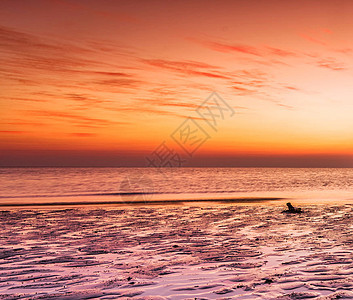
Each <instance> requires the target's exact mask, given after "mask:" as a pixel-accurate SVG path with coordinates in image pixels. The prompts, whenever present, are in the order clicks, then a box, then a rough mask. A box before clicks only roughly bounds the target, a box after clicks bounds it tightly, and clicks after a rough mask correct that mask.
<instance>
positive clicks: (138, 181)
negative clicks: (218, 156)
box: [0, 168, 353, 204]
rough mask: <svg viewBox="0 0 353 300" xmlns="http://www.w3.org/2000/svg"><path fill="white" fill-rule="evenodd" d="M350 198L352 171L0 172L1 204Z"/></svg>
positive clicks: (208, 169)
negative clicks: (257, 198) (250, 198)
mask: <svg viewBox="0 0 353 300" xmlns="http://www.w3.org/2000/svg"><path fill="white" fill-rule="evenodd" d="M243 197H284V198H294V199H310V200H312V201H316V202H318V201H324V200H327V199H333V200H338V201H348V200H351V199H353V169H351V168H347V169H346V168H340V169H332V168H322V169H319V168H313V169H311V168H303V169H301V168H164V169H160V170H156V169H153V168H0V204H10V203H13V204H19V203H27V204H30V203H58V202H65V203H73V202H92V201H93V202H99V203H105V202H109V201H115V202H119V201H122V202H127V203H129V202H134V201H144V202H149V201H157V200H158V201H159V200H175V199H176V200H180V199H182V200H186V199H192V200H196V199H235V198H243Z"/></svg>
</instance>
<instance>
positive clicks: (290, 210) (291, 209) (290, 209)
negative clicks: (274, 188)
mask: <svg viewBox="0 0 353 300" xmlns="http://www.w3.org/2000/svg"><path fill="white" fill-rule="evenodd" d="M287 206H288V210H284V211H283V212H284V213H290V214H301V213H302V212H303V211H302V209H301V208H295V207H294V206H293V205H292V203H290V202H288V203H287Z"/></svg>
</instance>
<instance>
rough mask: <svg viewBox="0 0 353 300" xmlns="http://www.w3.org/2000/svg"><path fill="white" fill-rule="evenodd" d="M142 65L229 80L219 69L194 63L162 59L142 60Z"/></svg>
mask: <svg viewBox="0 0 353 300" xmlns="http://www.w3.org/2000/svg"><path fill="white" fill-rule="evenodd" d="M142 61H143V62H144V63H146V64H148V65H151V66H154V67H158V68H161V69H166V70H171V71H175V72H178V73H183V74H188V75H194V76H205V77H211V78H219V79H229V76H227V75H226V74H224V73H222V72H220V71H219V69H220V67H217V66H212V65H209V64H206V63H201V62H195V61H170V60H163V59H143V60H142Z"/></svg>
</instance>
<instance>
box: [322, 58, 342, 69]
mask: <svg viewBox="0 0 353 300" xmlns="http://www.w3.org/2000/svg"><path fill="white" fill-rule="evenodd" d="M318 66H319V67H322V68H326V69H330V70H333V71H343V70H346V69H347V66H346V65H345V64H344V63H342V62H339V61H337V60H336V59H334V58H326V59H322V60H320V61H319V62H318Z"/></svg>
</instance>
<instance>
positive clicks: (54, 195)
mask: <svg viewBox="0 0 353 300" xmlns="http://www.w3.org/2000/svg"><path fill="white" fill-rule="evenodd" d="M236 192H241V191H207V192H205V191H198V192H187V193H185V192H120V193H84V194H48V195H16V196H0V199H19V198H46V197H48V198H57V197H85V196H136V195H163V194H166V195H168V194H221V193H236Z"/></svg>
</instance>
